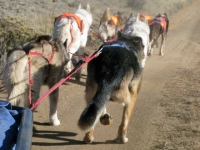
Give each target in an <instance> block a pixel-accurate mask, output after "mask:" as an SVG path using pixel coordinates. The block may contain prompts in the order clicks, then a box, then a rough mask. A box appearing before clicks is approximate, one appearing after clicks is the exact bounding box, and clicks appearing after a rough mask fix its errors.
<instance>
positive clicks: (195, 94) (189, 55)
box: [32, 1, 200, 150]
mask: <svg viewBox="0 0 200 150" xmlns="http://www.w3.org/2000/svg"><path fill="white" fill-rule="evenodd" d="M199 8H200V1H196V2H194V3H193V4H192V5H190V6H187V7H185V8H184V9H182V10H180V11H179V12H177V13H176V14H174V15H173V16H170V18H169V19H170V29H169V34H168V37H167V40H166V46H165V49H164V56H162V57H161V56H158V49H157V48H156V49H155V50H154V53H153V55H152V56H151V57H150V58H148V59H147V62H146V66H145V70H144V78H143V82H142V88H141V91H140V93H139V99H138V101H137V104H136V107H135V109H134V112H133V115H132V118H131V121H130V125H129V129H128V138H129V142H128V143H127V144H116V143H114V142H113V139H114V138H115V137H116V135H117V129H118V126H119V124H120V121H121V115H122V106H121V105H120V104H117V103H112V102H109V103H108V106H107V108H108V111H109V112H110V113H111V114H112V115H113V117H114V123H113V124H112V125H111V126H103V125H101V124H97V126H96V130H95V133H94V136H95V140H94V143H93V144H91V145H85V144H83V142H82V138H83V136H84V133H83V132H81V131H80V130H79V129H78V127H77V121H78V118H79V115H80V113H81V112H82V110H83V109H84V107H85V101H84V83H85V77H86V76H84V75H83V76H82V79H81V81H82V82H81V83H76V82H75V81H74V79H72V80H70V81H68V82H66V83H65V84H63V85H62V86H61V87H60V89H61V92H60V102H59V109H58V110H59V111H58V115H59V119H60V121H61V125H60V126H57V127H53V126H49V125H48V124H47V122H48V100H46V101H43V102H42V103H41V104H40V105H39V106H38V108H37V111H36V112H35V113H34V134H33V139H32V150H55V149H57V150H67V149H73V150H74V149H77V150H82V149H87V150H94V149H96V150H112V149H113V150H122V149H123V150H130V149H131V150H162V149H174V150H179V149H180V150H199V149H200V121H199V120H200V28H199V25H200V17H199V14H200V9H199ZM83 74H85V75H86V72H85V68H84V72H83ZM45 90H46V89H45V88H44V91H45Z"/></svg>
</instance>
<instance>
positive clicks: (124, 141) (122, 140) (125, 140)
mask: <svg viewBox="0 0 200 150" xmlns="http://www.w3.org/2000/svg"><path fill="white" fill-rule="evenodd" d="M115 141H116V142H117V143H122V144H125V143H127V142H128V138H127V137H122V138H116V139H115Z"/></svg>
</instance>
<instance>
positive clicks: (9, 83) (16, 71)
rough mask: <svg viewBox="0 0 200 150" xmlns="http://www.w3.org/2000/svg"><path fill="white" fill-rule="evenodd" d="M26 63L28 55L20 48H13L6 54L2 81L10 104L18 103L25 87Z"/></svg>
mask: <svg viewBox="0 0 200 150" xmlns="http://www.w3.org/2000/svg"><path fill="white" fill-rule="evenodd" d="M27 64H28V56H27V55H26V53H25V52H24V51H22V50H15V51H13V52H11V53H10V54H8V56H7V62H6V65H5V69H4V72H3V81H4V85H5V88H6V90H7V92H8V101H10V103H11V104H12V105H18V104H19V102H20V100H21V99H22V98H23V96H24V95H23V94H24V92H25V90H26V89H27V77H28V75H27V74H26V73H27V71H26V69H27Z"/></svg>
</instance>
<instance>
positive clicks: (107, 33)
mask: <svg viewBox="0 0 200 150" xmlns="http://www.w3.org/2000/svg"><path fill="white" fill-rule="evenodd" d="M125 21H126V19H125V16H124V14H123V13H122V12H117V15H111V14H110V9H109V8H107V9H106V10H105V12H104V14H103V16H102V18H101V20H100V24H99V37H100V38H101V39H102V40H103V41H104V42H108V41H110V40H113V39H116V38H117V37H116V36H117V32H118V31H120V30H123V27H124V23H125Z"/></svg>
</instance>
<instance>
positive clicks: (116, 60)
mask: <svg viewBox="0 0 200 150" xmlns="http://www.w3.org/2000/svg"><path fill="white" fill-rule="evenodd" d="M99 49H101V50H102V53H101V54H100V55H99V56H98V57H97V58H95V59H93V60H92V61H91V62H89V64H88V68H87V72H88V75H87V81H86V100H87V93H88V92H89V88H91V87H92V88H93V87H95V85H97V88H96V92H95V93H94V96H92V97H91V96H90V97H91V98H92V99H90V100H89V99H88V100H89V101H88V105H87V107H86V108H85V110H84V111H83V113H82V114H81V116H80V119H79V121H78V125H79V127H80V128H81V129H82V130H85V131H88V130H90V129H92V128H93V127H94V126H95V124H96V122H97V121H98V119H99V117H100V115H101V113H102V111H103V109H104V108H105V106H106V102H107V101H109V100H112V101H118V99H115V98H114V97H112V96H111V93H112V92H118V90H120V88H121V86H122V85H121V84H123V86H124V83H123V82H124V80H127V79H128V78H129V79H130V80H127V82H128V84H127V85H125V86H127V88H128V89H129V91H130V93H131V92H132V91H134V89H133V87H134V86H135V85H134V81H135V80H140V79H138V78H141V76H142V70H143V69H142V67H141V60H142V58H143V54H144V52H143V45H142V39H141V38H140V37H130V36H125V35H123V34H122V33H120V32H119V34H118V40H117V41H115V42H111V43H105V44H103V45H102V46H101V47H100V48H99ZM139 86H140V84H139V85H138V88H137V91H134V92H136V93H137V92H138V91H139ZM123 96H125V97H126V95H123ZM120 102H121V103H126V101H123V100H120ZM85 142H87V139H86V140H85ZM89 142H90V143H91V142H92V141H89Z"/></svg>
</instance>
